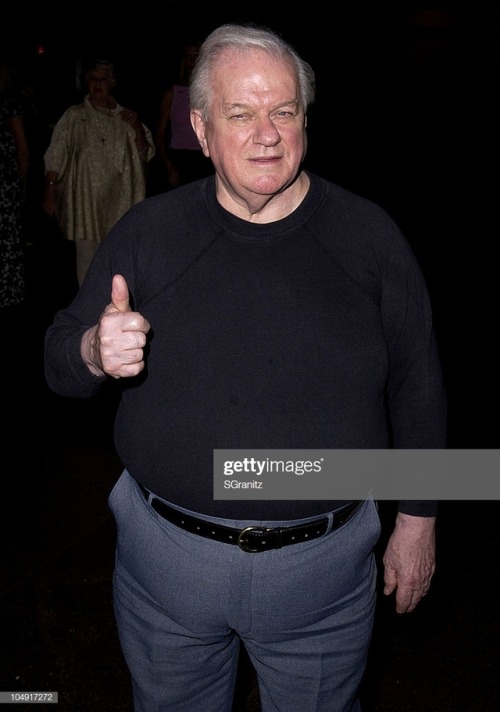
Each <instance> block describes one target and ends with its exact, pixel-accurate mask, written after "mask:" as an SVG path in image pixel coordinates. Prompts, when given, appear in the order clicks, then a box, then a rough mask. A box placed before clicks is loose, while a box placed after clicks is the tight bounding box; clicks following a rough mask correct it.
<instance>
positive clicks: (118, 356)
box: [81, 274, 150, 378]
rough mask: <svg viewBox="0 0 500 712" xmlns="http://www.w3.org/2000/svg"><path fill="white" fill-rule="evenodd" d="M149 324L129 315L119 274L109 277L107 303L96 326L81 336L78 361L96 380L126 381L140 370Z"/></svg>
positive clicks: (134, 313) (127, 292) (123, 284)
mask: <svg viewBox="0 0 500 712" xmlns="http://www.w3.org/2000/svg"><path fill="white" fill-rule="evenodd" d="M149 329H150V324H149V321H148V320H147V319H146V318H145V317H143V316H142V315H141V314H139V312H136V311H132V310H131V308H130V302H129V291H128V286H127V282H126V281H125V279H124V277H122V275H120V274H116V275H115V276H114V277H113V282H112V285H111V302H110V303H109V304H108V305H107V306H106V308H105V309H104V311H103V313H102V314H101V317H100V319H99V322H98V324H96V325H95V326H93V327H91V328H90V329H88V331H86V332H85V334H84V336H83V339H82V345H81V354H82V358H83V360H84V361H85V363H86V364H87V366H88V367H89V369H90V370H91V371H92V373H93V374H94V375H96V376H102V375H104V374H107V375H108V376H112V378H130V377H131V376H137V375H138V374H139V373H140V372H141V371H142V370H143V369H144V365H145V363H144V347H145V345H146V341H147V337H146V335H147V333H148V331H149Z"/></svg>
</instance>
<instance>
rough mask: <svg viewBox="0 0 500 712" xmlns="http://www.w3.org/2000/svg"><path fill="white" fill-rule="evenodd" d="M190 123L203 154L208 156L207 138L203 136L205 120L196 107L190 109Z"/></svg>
mask: <svg viewBox="0 0 500 712" xmlns="http://www.w3.org/2000/svg"><path fill="white" fill-rule="evenodd" d="M191 125H192V127H193V130H194V132H195V134H196V136H197V137H198V141H199V142H200V146H201V149H202V151H203V154H204V155H205V156H206V157H207V158H210V151H209V149H208V144H207V139H206V136H205V121H204V119H203V117H202V115H201V112H200V111H198V110H197V109H192V110H191Z"/></svg>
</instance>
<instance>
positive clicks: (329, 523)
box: [323, 512, 333, 536]
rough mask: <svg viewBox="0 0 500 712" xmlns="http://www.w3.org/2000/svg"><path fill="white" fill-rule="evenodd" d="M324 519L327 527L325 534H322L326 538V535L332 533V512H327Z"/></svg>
mask: <svg viewBox="0 0 500 712" xmlns="http://www.w3.org/2000/svg"><path fill="white" fill-rule="evenodd" d="M326 517H327V519H328V526H327V528H326V532H325V533H324V534H323V536H326V535H327V534H329V533H330V532H331V531H332V527H333V512H328V513H327V515H326Z"/></svg>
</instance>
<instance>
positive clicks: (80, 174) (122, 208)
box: [43, 60, 155, 285]
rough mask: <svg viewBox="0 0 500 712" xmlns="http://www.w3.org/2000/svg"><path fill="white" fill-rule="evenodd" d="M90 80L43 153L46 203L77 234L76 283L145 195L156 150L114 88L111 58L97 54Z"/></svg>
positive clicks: (63, 228)
mask: <svg viewBox="0 0 500 712" xmlns="http://www.w3.org/2000/svg"><path fill="white" fill-rule="evenodd" d="M85 85H86V89H87V94H86V96H85V97H84V99H83V101H82V102H81V103H79V104H75V105H73V106H70V107H69V108H68V109H67V110H66V111H65V112H64V114H63V115H62V117H61V118H60V119H59V121H58V122H57V123H56V125H55V127H54V131H53V134H52V138H51V141H50V145H49V147H48V149H47V151H46V153H45V156H44V161H45V174H46V185H45V195H44V201H43V209H44V211H45V212H46V213H47V214H48V215H53V216H55V217H56V218H57V222H58V224H59V227H60V229H61V232H62V233H63V235H64V237H66V238H67V239H69V240H73V241H74V244H75V248H76V273H77V279H78V284H79V285H81V284H82V282H83V279H84V277H85V274H86V272H87V269H88V266H89V264H90V262H91V261H92V258H93V256H94V254H95V252H96V250H97V248H98V246H99V244H100V243H101V242H102V241H103V240H104V238H105V237H106V235H107V234H108V232H109V230H110V229H111V228H112V227H113V225H114V224H115V222H116V221H117V220H118V219H119V218H120V217H121V216H122V215H123V214H124V213H125V212H126V211H127V210H128V209H129V208H131V207H132V206H133V205H134V204H136V203H138V202H139V201H141V200H142V199H143V198H144V197H145V194H146V164H147V163H148V161H149V160H150V159H151V158H152V157H153V156H154V154H155V146H154V141H153V138H152V135H151V132H150V130H149V129H148V128H147V127H146V126H145V125H144V124H143V123H142V122H141V120H140V117H139V115H138V114H137V112H136V111H134V110H132V109H127V108H125V107H123V106H121V105H120V104H119V103H118V102H117V100H116V99H115V97H114V96H113V93H112V92H113V89H114V87H115V85H116V78H115V68H114V65H113V64H111V63H110V62H108V61H106V60H98V61H95V62H94V63H93V64H92V65H91V66H90V67H89V68H88V69H87V70H86V72H85Z"/></svg>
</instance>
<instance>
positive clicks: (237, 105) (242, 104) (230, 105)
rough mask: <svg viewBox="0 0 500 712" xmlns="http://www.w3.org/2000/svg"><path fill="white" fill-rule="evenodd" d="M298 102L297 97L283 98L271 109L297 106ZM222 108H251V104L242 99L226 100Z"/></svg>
mask: <svg viewBox="0 0 500 712" xmlns="http://www.w3.org/2000/svg"><path fill="white" fill-rule="evenodd" d="M298 103H299V100H298V99H297V98H294V99H285V100H284V101H280V103H279V104H276V106H274V107H273V111H276V109H282V108H283V107H285V106H292V105H293V106H297V105H298ZM223 108H224V110H228V111H229V110H232V109H233V110H234V109H251V108H252V105H251V104H246V103H245V102H243V101H234V102H227V103H226V104H224V105H223Z"/></svg>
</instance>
